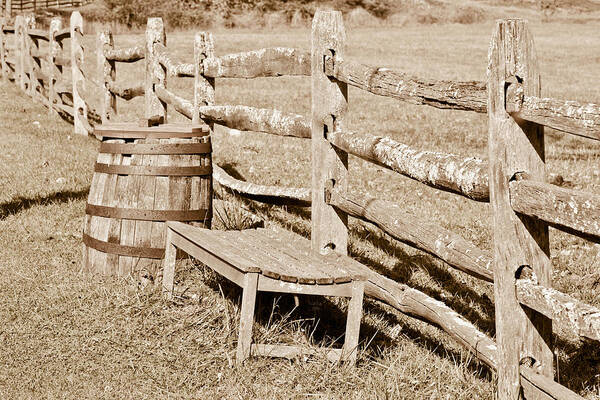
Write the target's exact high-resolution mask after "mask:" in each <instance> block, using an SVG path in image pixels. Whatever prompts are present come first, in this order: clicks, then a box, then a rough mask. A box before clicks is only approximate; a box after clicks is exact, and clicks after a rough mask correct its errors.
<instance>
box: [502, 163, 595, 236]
mask: <svg viewBox="0 0 600 400" xmlns="http://www.w3.org/2000/svg"><path fill="white" fill-rule="evenodd" d="M517 177H519V179H517V180H514V181H512V182H510V204H511V206H512V208H513V210H515V211H517V212H518V213H521V214H525V215H529V216H532V217H535V218H538V219H540V220H542V221H545V222H547V223H549V224H550V225H551V226H553V227H555V228H557V229H561V230H564V231H567V232H570V233H573V234H576V235H579V236H582V237H584V238H586V239H589V240H593V241H595V242H600V196H598V195H596V194H593V193H586V192H583V191H580V190H572V189H566V188H561V187H558V186H555V185H551V184H549V183H545V182H537V181H532V180H529V179H524V178H523V177H524V175H522V174H521V175H517Z"/></svg>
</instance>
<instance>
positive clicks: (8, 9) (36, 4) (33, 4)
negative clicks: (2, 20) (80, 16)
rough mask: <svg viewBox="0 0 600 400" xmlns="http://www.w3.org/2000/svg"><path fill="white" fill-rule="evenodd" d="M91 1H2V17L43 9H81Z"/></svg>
mask: <svg viewBox="0 0 600 400" xmlns="http://www.w3.org/2000/svg"><path fill="white" fill-rule="evenodd" d="M91 2H92V0H2V15H6V16H7V17H9V18H10V17H11V16H12V15H13V13H22V12H25V11H30V12H35V11H37V10H41V9H44V8H68V7H81V6H84V5H86V4H88V3H91Z"/></svg>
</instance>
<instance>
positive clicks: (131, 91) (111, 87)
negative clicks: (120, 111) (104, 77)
mask: <svg viewBox="0 0 600 400" xmlns="http://www.w3.org/2000/svg"><path fill="white" fill-rule="evenodd" d="M106 88H107V89H108V91H109V92H110V93H112V94H114V95H116V96H119V97H120V98H122V99H125V100H131V99H133V98H136V97H139V96H143V95H144V92H145V88H144V85H142V84H140V85H138V86H134V87H125V86H123V85H122V84H118V83H116V82H108V83H107V84H106Z"/></svg>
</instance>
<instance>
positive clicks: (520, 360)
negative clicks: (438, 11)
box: [487, 19, 554, 400]
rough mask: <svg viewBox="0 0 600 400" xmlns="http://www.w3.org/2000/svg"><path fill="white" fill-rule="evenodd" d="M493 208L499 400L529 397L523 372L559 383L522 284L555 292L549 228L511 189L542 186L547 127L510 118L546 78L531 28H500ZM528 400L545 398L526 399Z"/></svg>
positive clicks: (492, 105) (496, 37)
mask: <svg viewBox="0 0 600 400" xmlns="http://www.w3.org/2000/svg"><path fill="white" fill-rule="evenodd" d="M487 87H488V115H489V142H488V143H489V144H488V146H489V158H490V175H489V176H490V202H491V205H492V210H493V227H494V229H493V232H494V296H495V303H496V338H497V341H498V399H500V400H504V399H511V400H512V399H518V398H520V397H521V396H522V393H523V392H522V390H523V389H526V388H523V389H522V387H521V384H520V377H519V366H520V365H521V364H524V365H531V366H533V367H534V368H535V369H536V371H537V372H539V373H540V374H543V375H545V376H548V377H550V378H553V377H554V375H553V364H552V349H551V347H552V345H551V342H552V321H551V320H550V319H548V318H546V317H544V316H543V315H541V314H539V313H537V312H535V311H533V310H531V309H527V310H526V309H524V308H523V306H522V305H521V304H519V302H518V301H517V298H516V290H515V284H516V281H517V280H518V279H520V278H526V277H530V278H533V279H534V280H537V282H538V283H539V284H540V285H542V286H550V285H551V271H552V266H551V264H550V258H549V252H550V251H549V242H548V226H547V225H546V224H545V223H543V222H541V221H539V220H536V219H534V218H529V217H526V216H523V215H517V214H516V213H515V212H514V211H513V209H512V207H511V204H510V194H509V182H510V181H511V180H512V179H515V175H516V174H518V173H527V174H528V175H529V177H530V179H533V180H539V181H543V180H544V179H545V170H544V169H545V168H544V130H543V126H540V125H537V124H534V123H530V122H525V121H517V120H515V119H514V118H513V117H511V115H509V114H508V113H507V110H506V98H507V97H508V98H510V97H511V96H512V94H513V93H519V91H520V90H522V91H523V92H522V93H524V94H525V95H528V96H540V76H539V70H538V63H537V59H536V54H535V49H534V45H533V38H532V36H531V34H530V32H529V30H528V28H527V23H526V21H524V20H519V19H509V20H499V21H497V23H496V30H495V32H494V34H493V36H492V42H491V45H490V50H489V61H488V83H487ZM523 394H524V395H525V397H526V398H527V399H537V398H540V399H541V398H542V397H539V396H538V395H536V394H535V393H527V391H525V392H524V393H523Z"/></svg>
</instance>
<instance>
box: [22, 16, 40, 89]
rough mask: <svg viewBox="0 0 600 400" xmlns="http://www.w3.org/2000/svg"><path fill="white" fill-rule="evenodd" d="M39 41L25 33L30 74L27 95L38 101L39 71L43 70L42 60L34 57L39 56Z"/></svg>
mask: <svg viewBox="0 0 600 400" xmlns="http://www.w3.org/2000/svg"><path fill="white" fill-rule="evenodd" d="M32 18H33V25H34V26H35V16H32ZM39 48H40V47H39V41H38V39H36V38H34V37H32V36H31V35H29V32H28V31H26V32H25V49H26V57H27V71H28V73H29V87H28V88H27V94H29V96H31V97H32V98H34V99H36V97H37V96H36V93H37V92H38V87H39V86H40V82H39V81H38V77H37V71H38V70H39V69H41V60H39V59H36V58H35V57H34V55H39Z"/></svg>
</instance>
